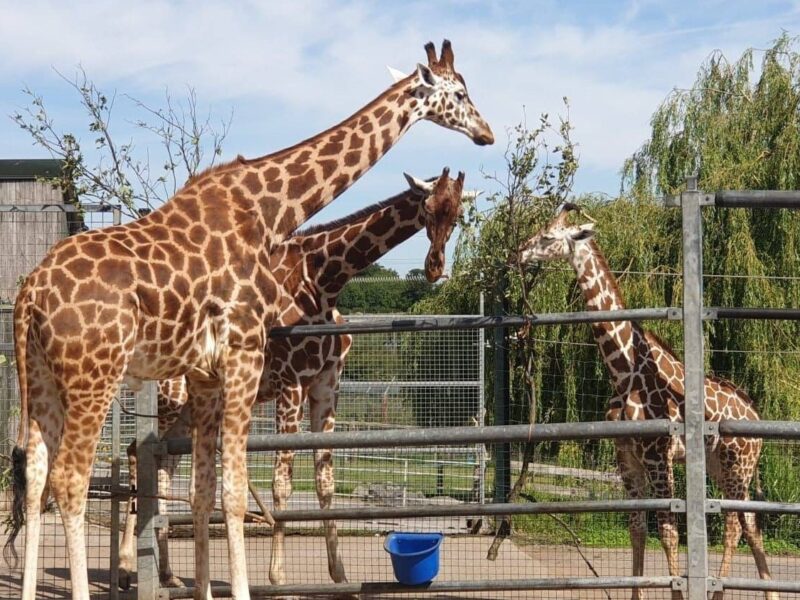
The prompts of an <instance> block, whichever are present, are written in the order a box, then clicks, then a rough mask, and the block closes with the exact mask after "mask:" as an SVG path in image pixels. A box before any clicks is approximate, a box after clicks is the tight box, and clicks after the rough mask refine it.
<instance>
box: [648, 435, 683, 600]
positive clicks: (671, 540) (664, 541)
mask: <svg viewBox="0 0 800 600" xmlns="http://www.w3.org/2000/svg"><path fill="white" fill-rule="evenodd" d="M652 444H655V445H656V446H657V451H656V452H655V453H654V454H656V456H658V457H659V459H660V460H659V461H658V462H655V463H653V462H649V463H648V469H649V471H648V472H649V475H650V483H651V484H652V487H653V493H654V496H655V497H656V498H672V497H673V496H674V491H675V480H674V475H673V471H672V456H671V450H670V445H671V441H670V440H669V438H665V439H662V438H659V439H657V440H654V441H653V442H652ZM656 516H657V518H658V535H659V538H660V539H661V547H662V548H664V554H665V555H666V557H667V567H668V569H669V574H670V575H671V576H672V577H679V576H680V574H681V573H680V564H679V562H678V526H677V523H676V519H675V514H674V513H672V512H669V511H659V512H658V513H657V515H656ZM672 600H683V592H681V591H679V590H672Z"/></svg>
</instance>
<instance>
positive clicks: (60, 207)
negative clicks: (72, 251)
mask: <svg viewBox="0 0 800 600" xmlns="http://www.w3.org/2000/svg"><path fill="white" fill-rule="evenodd" d="M120 208H121V205H119V204H96V203H92V204H60V203H57V202H54V203H52V204H0V212H15V213H29V212H30V213H34V212H35V213H38V212H63V213H68V212H69V213H72V212H113V211H114V210H119V209H120Z"/></svg>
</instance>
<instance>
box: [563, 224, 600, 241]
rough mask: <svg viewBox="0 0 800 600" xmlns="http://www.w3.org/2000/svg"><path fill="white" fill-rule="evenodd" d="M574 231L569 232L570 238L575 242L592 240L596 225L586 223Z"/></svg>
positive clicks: (574, 228)
mask: <svg viewBox="0 0 800 600" xmlns="http://www.w3.org/2000/svg"><path fill="white" fill-rule="evenodd" d="M572 229H573V231H570V232H569V237H571V238H572V240H573V241H575V242H579V241H582V240H588V239H591V238H593V237H594V234H595V230H594V223H584V224H583V225H578V226H577V227H573V228H572Z"/></svg>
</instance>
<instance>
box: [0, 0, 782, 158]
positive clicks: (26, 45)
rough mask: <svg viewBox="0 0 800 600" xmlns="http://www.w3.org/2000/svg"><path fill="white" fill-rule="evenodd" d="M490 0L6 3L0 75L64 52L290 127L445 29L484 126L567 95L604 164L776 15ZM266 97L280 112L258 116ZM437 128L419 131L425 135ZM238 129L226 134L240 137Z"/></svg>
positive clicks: (47, 62)
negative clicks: (715, 61) (707, 62)
mask: <svg viewBox="0 0 800 600" xmlns="http://www.w3.org/2000/svg"><path fill="white" fill-rule="evenodd" d="M544 5H546V6H547V7H548V10H550V11H551V12H552V6H551V5H549V4H547V3H544ZM502 6H503V5H497V6H495V7H494V8H491V9H488V10H487V12H478V11H479V10H480V9H481V4H480V3H477V4H470V5H467V6H466V7H463V6H458V7H457V5H456V4H445V5H443V6H442V5H439V6H436V5H429V4H426V3H410V4H398V5H394V4H386V3H382V4H371V3H368V2H333V1H332V0H305V1H302V2H292V3H257V2H253V3H233V2H230V3H217V2H168V1H166V0H145V1H143V2H137V3H122V2H118V3H108V2H102V1H100V0H92V1H88V2H82V3H77V4H76V3H66V4H65V3H55V2H45V1H43V0H38V1H36V0H33V1H29V2H25V3H17V2H6V3H5V4H4V5H3V7H2V11H3V19H2V20H1V21H0V53H2V55H3V56H4V61H3V62H2V63H0V75H2V77H3V78H4V79H5V80H6V81H14V80H16V81H22V80H27V81H31V80H33V81H34V82H35V81H36V80H37V79H38V80H47V78H48V77H49V78H51V79H52V78H53V77H54V75H53V74H52V72H51V71H50V69H51V67H56V68H58V69H59V70H61V71H62V72H65V73H69V72H71V71H72V69H73V68H74V66H75V65H76V64H78V63H80V64H81V65H83V66H84V67H85V69H86V70H87V72H88V73H89V74H90V75H91V76H92V77H93V78H95V79H96V80H97V81H98V82H100V83H101V84H103V83H104V82H107V83H108V84H109V85H112V86H117V87H119V88H120V89H123V90H124V91H130V92H132V93H133V94H134V95H141V94H148V93H152V92H154V91H159V90H162V89H163V88H164V87H166V86H170V87H173V88H176V87H180V86H182V85H183V84H185V83H191V84H192V85H193V86H195V87H196V88H197V90H198V93H199V95H200V98H201V100H202V101H205V102H215V103H216V104H217V105H220V104H223V105H224V104H225V103H230V104H231V105H233V106H250V107H251V108H249V109H248V110H246V111H245V112H246V113H247V114H249V115H258V118H259V119H263V122H261V123H255V122H250V123H239V122H235V123H234V126H235V130H234V135H237V136H238V135H243V136H244V135H245V133H246V132H249V131H264V130H266V129H273V130H274V129H276V128H277V129H280V130H284V129H291V131H294V132H297V138H300V137H302V136H305V135H310V134H312V133H314V131H315V129H314V128H317V127H324V126H326V125H328V124H330V123H331V122H333V121H334V120H336V119H339V118H343V117H345V116H347V115H348V114H350V113H351V112H352V111H353V110H355V109H356V108H357V107H359V106H361V105H363V104H364V103H365V102H366V101H368V100H369V99H370V98H371V97H373V96H374V95H376V94H377V93H379V92H380V91H381V90H382V89H383V88H384V86H385V85H386V83H388V76H387V75H386V73H385V70H384V68H383V67H384V65H385V64H387V63H388V64H391V65H393V66H395V67H398V68H400V69H403V70H406V71H410V70H411V69H412V68H413V65H414V64H415V63H416V62H417V61H421V60H423V59H424V53H423V51H422V47H421V46H422V44H423V43H424V42H425V41H427V39H429V38H431V39H434V40H435V41H436V42H437V44H438V42H439V41H440V39H441V38H442V37H444V35H447V36H448V37H450V38H451V39H452V40H453V43H454V48H455V51H456V64H457V66H458V68H459V69H460V70H461V71H462V72H463V73H464V76H465V77H466V79H467V82H468V85H469V87H470V90H471V92H472V94H473V96H474V98H475V101H476V104H477V105H478V107H479V108H480V109H481V111H482V112H483V113H484V115H485V116H486V117H487V119H489V120H490V122H492V123H493V124H495V128H496V129H498V130H500V129H502V127H504V126H507V125H511V124H513V123H515V122H517V121H518V120H519V118H520V117H521V114H522V106H523V105H524V106H525V107H526V110H527V112H528V115H529V117H531V118H535V116H536V115H537V114H538V113H539V112H540V111H549V112H556V111H558V110H559V109H560V107H561V97H562V96H565V95H566V96H569V98H570V100H571V104H572V119H573V122H574V124H575V126H576V128H577V129H576V139H577V140H578V141H579V142H580V144H581V157H582V160H583V162H584V164H586V165H588V166H591V167H593V168H595V169H614V170H616V169H618V168H619V166H620V165H621V162H622V160H623V159H624V157H625V156H627V155H628V154H630V152H632V151H633V150H634V149H635V148H636V147H637V146H638V144H639V143H641V141H643V139H644V138H645V137H646V134H647V129H648V121H649V117H650V114H651V113H652V112H653V110H654V109H655V107H656V106H657V104H658V103H659V102H660V101H661V100H662V99H663V98H664V97H665V95H666V94H667V92H668V91H669V89H671V88H672V87H673V85H675V84H678V85H684V86H686V85H689V84H690V83H691V81H692V79H693V77H694V72H695V71H696V68H697V64H698V62H699V61H700V60H701V59H702V58H703V57H705V56H706V55H707V54H708V52H709V51H710V50H711V49H712V48H713V47H714V46H715V45H720V46H726V45H727V47H728V48H733V49H734V50H735V52H738V51H740V49H741V48H743V47H744V46H746V45H747V43H745V42H744V40H745V39H746V40H749V43H751V44H752V43H764V41H765V37H766V39H767V40H768V39H769V38H770V37H774V35H777V34H778V30H777V29H775V22H776V19H777V20H780V15H775V16H773V17H768V18H762V19H760V20H756V21H754V22H753V28H748V27H746V25H747V23H749V22H742V23H735V24H732V25H730V26H727V27H725V28H722V27H720V26H719V25H718V24H714V23H712V25H710V26H709V25H708V24H707V22H702V23H700V22H698V27H699V28H700V29H702V30H703V31H705V32H706V33H705V34H704V35H702V36H701V35H691V34H690V32H689V31H688V30H687V28H686V27H683V28H681V26H680V25H679V24H676V25H675V29H665V28H664V27H658V26H653V25H650V26H646V25H643V24H641V23H639V22H638V19H639V18H640V17H641V16H642V15H644V14H647V13H648V11H649V12H652V11H653V10H662V11H664V12H665V13H666V14H667V15H670V14H671V15H672V18H673V19H672V20H676V21H677V20H678V16H680V11H681V8H680V7H676V8H673V9H670V8H664V6H665V5H663V6H658V5H656V4H653V3H652V2H646V1H641V2H640V1H638V0H636V1H634V2H632V3H630V4H629V5H628V7H627V10H623V11H622V13H621V14H620V15H618V16H616V17H613V18H609V19H607V20H606V21H604V22H601V23H597V24H592V25H587V24H585V23H582V22H559V21H558V20H556V21H554V22H551V21H550V20H547V19H545V20H544V21H540V22H537V16H538V15H537V10H536V7H532V8H531V9H530V10H529V11H527V12H522V13H521V12H520V11H519V7H517V11H516V14H523V15H525V17H524V18H523V19H521V20H519V21H515V22H511V21H508V20H505V19H503V18H502V14H503V8H502ZM549 14H551V13H548V15H549ZM487 15H488V16H487ZM526 20H527V22H526ZM698 21H700V19H698ZM789 24H790V23H786V24H785V25H787V26H788V25H789ZM437 29H438V30H439V31H437ZM443 29H446V31H442V30H443ZM773 30H774V31H773ZM421 31H425V32H426V33H425V34H424V35H423V34H421V33H419V32H421ZM756 36H757V37H756ZM735 52H734V54H735ZM34 87H35V85H34ZM255 106H263V112H262V113H261V114H259V113H258V111H257V110H256V109H255V108H253V107H255ZM275 109H279V112H280V114H281V115H282V117H285V120H284V121H283V122H281V123H276V122H275V121H274V120H273V119H272V117H271V114H272V113H271V111H272V110H275ZM449 135H452V134H449ZM279 137H283V134H282V133H281V135H280V136H279ZM297 138H295V139H297ZM443 139H445V137H443V136H437V135H431V136H430V141H431V143H434V144H441V143H442V142H441V140H443ZM242 140H243V141H241V142H238V141H237V142H236V143H237V144H240V145H241V146H250V145H251V144H254V142H253V141H252V140H247V141H245V137H242ZM231 141H232V142H234V141H235V138H233V137H232V138H231ZM458 142H459V144H461V147H462V148H463V147H464V145H463V141H462V140H458ZM440 147H441V148H442V149H444V148H447V149H450V148H451V144H450V142H447V144H445V145H443V146H440ZM238 150H239V148H231V151H232V152H235V151H238Z"/></svg>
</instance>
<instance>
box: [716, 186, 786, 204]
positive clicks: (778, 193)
mask: <svg viewBox="0 0 800 600" xmlns="http://www.w3.org/2000/svg"><path fill="white" fill-rule="evenodd" d="M713 196H714V206H719V207H720V208H800V191H798V190H741V191H740V190H730V191H729V190H726V191H721V192H717V193H715V194H713Z"/></svg>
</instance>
